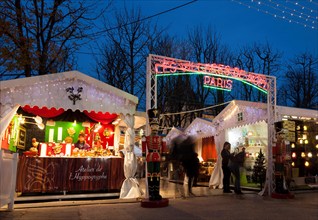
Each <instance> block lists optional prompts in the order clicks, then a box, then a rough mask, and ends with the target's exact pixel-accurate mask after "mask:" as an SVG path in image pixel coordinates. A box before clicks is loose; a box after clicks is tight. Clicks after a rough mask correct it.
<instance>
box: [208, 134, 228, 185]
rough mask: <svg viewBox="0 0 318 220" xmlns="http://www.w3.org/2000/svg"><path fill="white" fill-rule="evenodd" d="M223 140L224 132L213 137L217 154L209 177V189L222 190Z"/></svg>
mask: <svg viewBox="0 0 318 220" xmlns="http://www.w3.org/2000/svg"><path fill="white" fill-rule="evenodd" d="M224 140H225V130H222V131H221V132H220V133H219V134H217V135H216V136H215V146H216V151H217V154H218V158H217V161H216V164H215V166H214V169H213V172H212V174H211V177H210V181H209V187H210V188H213V189H215V188H220V189H222V188H223V181H222V180H223V172H222V157H221V151H222V149H223V144H224V143H222V142H223V141H224Z"/></svg>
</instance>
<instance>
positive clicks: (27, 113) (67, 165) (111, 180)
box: [0, 71, 138, 193]
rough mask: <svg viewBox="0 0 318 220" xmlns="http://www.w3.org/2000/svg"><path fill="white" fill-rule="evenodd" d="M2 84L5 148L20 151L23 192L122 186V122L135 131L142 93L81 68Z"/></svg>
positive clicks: (20, 187)
mask: <svg viewBox="0 0 318 220" xmlns="http://www.w3.org/2000/svg"><path fill="white" fill-rule="evenodd" d="M0 83H1V86H0V92H1V93H0V95H1V112H0V113H1V124H0V125H1V126H0V132H1V133H0V134H1V136H0V137H1V142H0V150H1V151H5V152H7V153H8V152H11V153H14V152H17V153H19V155H20V157H19V162H18V166H17V167H18V168H17V171H16V172H17V174H18V175H17V187H16V189H17V191H18V192H22V193H29V192H31V193H36V192H41V193H43V192H61V191H63V192H85V191H120V188H121V185H122V183H123V181H124V179H125V177H124V169H123V164H124V161H123V159H122V158H120V157H119V156H117V154H118V151H119V139H120V132H127V131H120V128H119V126H118V125H119V122H120V121H123V122H124V124H125V125H126V127H128V128H129V130H132V131H133V130H134V114H135V112H136V105H137V103H138V98H137V97H135V96H133V95H131V94H128V93H126V92H124V91H122V90H119V89H117V88H115V87H113V86H110V85H108V84H106V83H103V82H101V81H99V80H96V79H94V78H92V77H89V76H87V75H85V74H83V73H80V72H78V71H70V72H62V73H55V74H49V75H43V76H35V77H30V78H21V79H14V80H7V81H1V82H0ZM22 121H23V122H25V123H23V122H22ZM80 133H82V134H84V135H85V141H86V142H87V143H88V144H89V145H90V148H89V149H86V150H81V149H78V147H77V145H76V141H77V139H79V135H80ZM129 138H130V137H129V135H128V139H127V140H129ZM129 141H131V142H133V140H129ZM34 143H36V146H35V145H34ZM34 146H35V147H34ZM34 148H37V149H36V150H35V149H34ZM0 168H1V170H0V173H1V175H2V174H3V173H5V170H6V168H5V167H4V166H1V167H0ZM11 175H12V176H15V175H16V173H11ZM1 179H2V178H1ZM1 193H2V191H1Z"/></svg>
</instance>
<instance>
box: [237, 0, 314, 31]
mask: <svg viewBox="0 0 318 220" xmlns="http://www.w3.org/2000/svg"><path fill="white" fill-rule="evenodd" d="M232 1H233V2H235V3H238V4H240V5H244V6H246V7H248V8H252V9H255V10H257V11H258V12H262V13H264V14H268V15H271V16H273V17H274V18H280V19H283V20H286V21H288V22H289V23H296V24H299V25H302V26H304V27H306V28H311V29H317V24H318V16H317V10H314V9H311V6H312V4H317V3H316V2H314V1H309V2H302V4H299V3H298V2H291V1H288V0H286V1H285V2H283V1H280V2H279V3H277V2H275V1H273V0H267V1H266V0H263V1H261V0H251V1H250V2H242V1H239V0H232ZM315 7H316V6H315ZM299 9H300V10H301V11H299Z"/></svg>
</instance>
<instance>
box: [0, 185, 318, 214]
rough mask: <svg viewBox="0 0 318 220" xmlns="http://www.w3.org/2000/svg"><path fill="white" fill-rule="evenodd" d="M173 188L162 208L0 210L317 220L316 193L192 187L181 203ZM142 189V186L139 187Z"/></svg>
mask: <svg viewBox="0 0 318 220" xmlns="http://www.w3.org/2000/svg"><path fill="white" fill-rule="evenodd" d="M176 187H180V185H176V184H174V183H170V182H169V183H168V182H164V181H162V187H161V195H162V196H163V197H165V198H169V206H168V207H165V208H142V207H141V206H140V201H139V200H138V199H125V200H123V199H103V200H80V201H56V202H41V203H23V204H16V205H15V210H14V211H13V212H8V211H5V210H4V209H0V219H1V220H9V219H10V220H11V219H17V220H20V219H21V220H53V219H54V220H55V219H69V220H77V219H78V220H86V219H87V220H94V219H96V220H100V219H125V220H129V219H151V220H156V219H235V220H237V219H244V220H246V219H280V220H282V219H288V220H289V219H298V220H299V219H313V220H317V217H318V191H317V190H312V191H303V192H295V198H294V199H286V200H281V199H273V198H269V197H262V196H259V195H258V194H257V193H256V192H253V191H243V192H244V194H243V195H235V194H223V193H222V190H220V189H209V188H208V187H194V188H193V192H194V193H195V194H196V197H187V198H186V199H182V198H181V197H180V194H179V193H178V192H176ZM142 188H143V189H144V186H142Z"/></svg>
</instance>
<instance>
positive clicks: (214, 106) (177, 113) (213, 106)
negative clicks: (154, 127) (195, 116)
mask: <svg viewBox="0 0 318 220" xmlns="http://www.w3.org/2000/svg"><path fill="white" fill-rule="evenodd" d="M230 102H231V101H229V102H224V103H222V104H218V105H212V106H209V107H206V108H200V109H196V110H191V111H184V112H176V113H165V114H160V118H162V116H167V115H181V114H187V113H193V112H199V111H204V110H206V109H211V108H216V107H218V106H222V105H226V104H228V103H230Z"/></svg>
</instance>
